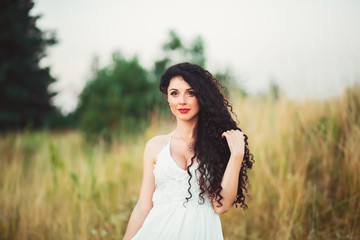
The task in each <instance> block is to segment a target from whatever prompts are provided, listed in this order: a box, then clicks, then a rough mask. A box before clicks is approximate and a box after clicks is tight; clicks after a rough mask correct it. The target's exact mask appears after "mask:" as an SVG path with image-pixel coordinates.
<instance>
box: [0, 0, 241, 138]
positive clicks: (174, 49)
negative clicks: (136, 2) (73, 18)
mask: <svg viewBox="0 0 360 240" xmlns="http://www.w3.org/2000/svg"><path fill="white" fill-rule="evenodd" d="M1 5H2V6H1V8H0V9H1V10H0V16H1V18H0V22H1V25H0V27H1V29H0V30H1V37H0V130H1V131H2V132H8V131H11V130H19V129H20V130H22V129H44V128H45V129H56V128H57V129H58V128H79V129H80V130H82V132H83V133H85V135H86V138H87V139H91V140H96V139H97V138H98V137H101V138H103V139H106V140H107V141H111V139H113V138H114V137H115V138H119V137H124V136H130V135H136V133H138V132H141V131H143V130H144V128H146V127H147V126H148V124H149V119H151V118H152V117H154V114H155V115H156V116H162V115H164V114H166V112H167V111H166V110H167V105H166V104H164V102H165V101H164V98H163V96H162V95H161V94H160V92H159V91H158V82H159V79H160V76H161V74H162V73H163V72H164V70H165V69H166V68H167V67H168V66H170V65H172V64H175V63H178V62H184V61H188V62H192V63H196V64H199V65H201V66H203V67H206V55H205V46H204V41H203V39H202V38H201V37H200V36H198V37H195V38H194V39H193V40H192V41H190V42H189V43H188V44H185V43H184V41H183V40H182V39H181V37H180V36H179V35H178V34H177V33H176V32H175V31H170V32H169V36H168V39H167V40H166V41H165V43H163V44H162V45H161V46H162V54H161V55H162V57H161V58H160V59H157V60H154V65H153V67H152V68H151V69H146V68H145V67H143V66H142V65H141V64H140V63H139V61H138V59H137V57H136V56H135V57H132V58H125V57H124V56H123V55H122V54H121V51H115V52H114V53H113V54H112V61H111V63H110V64H108V65H107V66H105V67H101V68H100V67H99V62H98V59H97V58H96V57H95V58H94V60H93V64H92V69H91V73H92V76H91V78H90V79H88V81H87V84H86V86H85V87H84V89H83V91H82V92H81V94H80V96H79V104H78V106H77V108H76V110H75V111H74V112H72V113H70V114H68V115H67V116H63V115H62V114H61V113H60V110H59V109H58V108H56V107H55V106H53V105H52V104H51V99H52V98H53V97H54V96H55V95H56V93H55V92H51V93H50V92H49V90H48V87H49V85H50V84H52V83H54V82H55V79H54V78H53V77H52V76H51V75H50V68H49V67H46V68H41V67H40V66H39V62H40V60H41V59H42V58H43V57H45V56H46V54H45V53H46V51H45V50H46V48H47V47H48V46H52V45H54V44H56V42H57V40H56V37H55V33H54V32H53V31H52V32H51V31H42V30H40V29H39V28H38V27H37V26H36V21H37V20H38V19H39V16H30V10H31V9H32V8H33V6H34V3H33V2H32V1H25V0H17V1H10V0H5V1H2V3H1ZM10 23H11V24H10ZM215 75H216V77H217V78H218V79H219V80H220V81H221V82H222V83H223V85H225V86H227V87H228V89H230V88H231V89H233V90H234V89H235V90H238V91H240V92H241V93H242V94H245V91H243V90H241V89H240V87H238V85H237V84H236V82H235V80H234V78H233V77H232V75H231V73H230V72H229V71H225V72H218V73H216V74H215ZM225 93H226V94H228V92H225Z"/></svg>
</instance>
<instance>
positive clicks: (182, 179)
mask: <svg viewBox="0 0 360 240" xmlns="http://www.w3.org/2000/svg"><path fill="white" fill-rule="evenodd" d="M171 136H172V133H171V134H170V137H169V141H168V143H167V144H166V145H165V147H163V148H162V150H161V151H160V152H159V154H158V156H157V160H156V164H154V177H155V186H156V189H155V192H154V194H153V198H152V200H153V204H154V206H155V205H157V204H164V203H169V202H175V201H176V202H184V203H185V202H186V197H190V193H189V192H188V189H189V187H190V185H189V178H190V175H189V174H188V172H187V170H184V169H182V168H181V167H179V166H178V165H177V163H176V162H175V161H174V159H173V158H172V156H171V151H170V142H171ZM197 167H198V163H196V164H195V165H193V166H192V167H190V173H191V174H192V177H191V179H190V184H191V188H190V192H191V194H192V196H191V198H190V199H189V201H188V203H186V204H190V205H194V204H195V205H197V204H198V203H200V202H202V201H201V200H200V199H199V193H200V186H199V181H198V179H199V177H200V172H199V171H197ZM204 200H205V203H204V204H205V205H209V204H210V205H211V203H210V200H209V199H208V198H207V197H206V195H204ZM186 204H185V206H186Z"/></svg>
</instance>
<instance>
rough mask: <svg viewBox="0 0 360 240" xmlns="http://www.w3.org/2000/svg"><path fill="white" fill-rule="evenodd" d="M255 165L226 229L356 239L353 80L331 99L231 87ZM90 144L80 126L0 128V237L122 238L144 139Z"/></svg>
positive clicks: (357, 131)
mask: <svg viewBox="0 0 360 240" xmlns="http://www.w3.org/2000/svg"><path fill="white" fill-rule="evenodd" d="M233 105H234V110H235V112H236V113H237V115H238V119H239V124H240V128H242V129H243V130H244V132H245V133H246V134H247V135H248V136H249V144H250V150H251V152H252V153H253V154H254V156H255V161H256V162H255V165H254V168H253V170H251V171H249V175H250V182H251V188H250V195H251V199H249V200H248V201H247V203H248V206H249V208H248V209H247V210H246V211H242V210H240V209H236V208H233V209H231V210H230V211H229V212H228V213H226V214H224V215H222V216H221V218H222V225H223V232H224V236H225V239H249V240H250V239H360V227H359V226H360V177H359V174H360V147H359V146H360V145H359V142H360V86H359V85H355V86H353V87H352V88H350V89H348V90H347V91H346V92H345V93H344V94H343V95H342V96H340V97H337V98H333V99H330V100H308V101H303V102H295V101H291V100H288V99H287V98H286V97H285V96H283V95H280V98H279V99H275V98H273V97H271V96H270V97H263V98H259V97H248V98H242V97H233ZM173 127H174V124H173V123H171V122H157V121H154V122H153V124H152V125H151V127H150V128H149V129H148V130H147V131H146V132H145V133H144V134H143V135H142V136H141V137H139V138H138V139H137V140H136V141H133V140H132V141H128V142H113V143H112V144H111V145H107V144H105V143H104V142H99V143H97V144H96V145H89V144H87V143H86V141H85V140H84V139H83V137H82V135H81V134H80V133H79V132H77V131H67V132H31V131H25V132H14V133H11V134H8V135H6V136H1V138H0V159H1V160H0V239H44V240H45V239H122V235H123V233H124V231H125V228H126V224H127V220H128V218H129V215H130V213H131V211H132V208H133V207H134V204H135V203H136V200H137V197H138V193H139V190H140V184H141V178H142V154H143V149H144V146H145V143H146V141H147V140H148V139H150V138H151V137H152V136H154V135H156V134H164V133H167V132H169V131H170V130H171V129H172V128H173Z"/></svg>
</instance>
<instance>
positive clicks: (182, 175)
mask: <svg viewBox="0 0 360 240" xmlns="http://www.w3.org/2000/svg"><path fill="white" fill-rule="evenodd" d="M221 87H222V86H221V85H220V84H219V82H218V81H217V80H216V79H215V78H214V77H213V76H212V75H211V74H210V73H209V72H208V71H206V70H204V69H203V68H201V67H200V66H198V65H195V64H190V63H180V64H177V65H174V66H171V67H169V68H168V69H167V70H166V71H165V73H164V74H163V75H162V77H161V80H160V91H161V92H163V93H164V94H165V95H166V97H167V101H168V103H169V106H170V110H171V112H172V113H173V114H174V116H175V117H176V128H175V130H174V131H172V132H171V133H170V134H168V135H162V136H156V137H154V138H152V139H150V140H149V141H148V143H147V144H146V147H145V151H144V160H143V166H144V168H143V181H142V186H141V190H140V197H139V200H138V202H137V204H136V206H135V208H134V210H133V212H132V214H131V217H130V220H129V223H128V226H127V229H126V233H125V236H124V239H125V240H128V239H133V240H138V239H156V240H159V239H161V240H166V239H171V240H174V239H181V240H184V239H185V240H191V239H194V240H195V239H196V240H202V239H204V240H211V239H214V240H219V239H223V234H222V229H221V222H220V217H219V214H222V213H225V212H226V211H227V210H229V208H230V207H231V206H232V205H233V204H235V205H236V206H237V204H240V206H241V207H242V208H243V209H246V208H247V205H246V204H245V195H247V184H248V176H247V169H251V168H252V164H253V163H254V160H253V155H252V154H251V153H250V152H249V148H248V143H247V136H246V135H245V134H243V133H242V132H241V129H240V128H238V127H237V125H236V122H235V121H234V120H233V118H232V116H231V112H232V107H231V106H230V104H229V103H228V101H227V100H226V99H225V98H224V96H223V94H222V93H221V91H220V89H221Z"/></svg>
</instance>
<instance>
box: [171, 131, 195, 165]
mask: <svg viewBox="0 0 360 240" xmlns="http://www.w3.org/2000/svg"><path fill="white" fill-rule="evenodd" d="M173 133H174V131H172V132H171V133H170V137H169V141H168V144H167V147H168V150H169V156H170V160H171V161H172V162H173V163H174V165H175V166H176V167H177V168H178V169H179V170H181V171H183V172H187V169H183V168H182V167H180V166H179V165H178V164H177V163H176V162H175V160H174V158H173V157H172V156H171V150H170V142H171V137H172V135H173ZM197 165H199V162H197V163H196V164H193V166H191V167H190V170H192V169H193V168H194V169H195V168H196V166H197Z"/></svg>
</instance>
